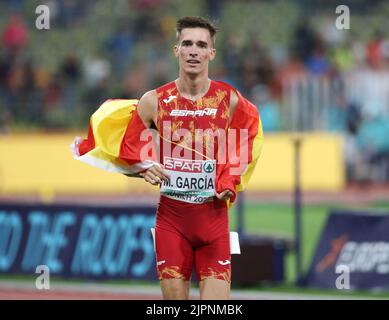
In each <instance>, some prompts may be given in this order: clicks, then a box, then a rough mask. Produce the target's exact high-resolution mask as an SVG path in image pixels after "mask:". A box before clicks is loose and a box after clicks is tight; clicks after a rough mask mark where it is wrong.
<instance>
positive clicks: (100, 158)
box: [72, 81, 263, 202]
mask: <svg viewBox="0 0 389 320" xmlns="http://www.w3.org/2000/svg"><path fill="white" fill-rule="evenodd" d="M156 91H157V95H158V115H157V123H156V126H157V129H158V137H159V138H158V140H159V141H158V142H159V143H157V148H155V145H154V144H153V143H151V140H152V139H151V135H148V134H147V131H148V128H145V126H144V124H143V122H142V120H141V119H140V117H139V115H138V113H137V111H136V106H137V102H138V101H137V100H107V101H106V102H104V103H103V104H102V105H101V106H100V108H99V109H98V110H97V111H96V112H95V113H94V114H93V115H92V116H91V119H90V128H89V132H88V138H87V139H81V138H77V139H76V140H75V141H74V143H73V145H72V150H73V155H74V157H75V158H76V159H77V160H80V161H84V162H86V163H88V164H91V165H93V166H97V167H100V168H102V169H105V170H108V171H113V172H120V173H125V174H136V173H139V172H141V171H143V170H145V169H147V168H149V167H151V166H153V165H155V164H156V163H161V164H163V165H164V166H165V169H166V168H167V169H168V170H170V169H174V170H178V171H177V176H178V177H179V176H185V177H184V179H182V181H181V182H182V185H179V186H178V187H179V188H181V189H182V188H183V189H185V190H186V191H187V192H188V193H190V191H191V189H193V188H194V189H196V188H197V189H199V190H200V191H201V189H202V188H206V189H207V190H208V191H209V192H208V191H207V192H208V193H207V192H205V193H204V196H205V197H208V196H210V194H211V191H210V190H211V189H212V188H213V189H212V190H213V191H216V192H218V193H220V192H222V191H224V190H225V189H230V190H231V191H233V192H234V196H233V197H232V198H231V202H233V201H234V200H235V196H236V192H237V191H241V190H243V189H244V188H245V187H246V185H247V183H248V181H249V179H250V177H251V175H252V173H253V171H254V168H255V165H256V162H257V160H258V158H259V155H260V153H261V149H262V144H263V132H262V125H261V121H260V117H259V113H258V111H257V108H256V107H255V106H254V105H253V104H252V103H250V102H249V101H248V100H247V99H245V98H244V97H242V96H241V94H240V93H239V92H238V91H237V90H236V89H234V88H233V87H231V86H229V85H227V84H225V83H222V82H216V81H211V84H210V87H209V90H208V92H207V93H206V94H205V95H204V96H203V97H202V98H200V99H198V100H196V101H191V100H189V99H185V98H184V97H182V96H181V95H180V94H179V92H178V90H177V87H176V85H175V83H174V82H170V83H168V84H166V85H164V86H162V87H160V88H158V89H157V90H156ZM232 91H234V92H235V93H236V94H237V96H238V104H237V106H236V108H235V112H234V114H233V117H232V119H230V112H229V101H230V95H231V92H232ZM154 142H155V141H154ZM166 158H169V159H168V161H165V160H166ZM177 159H178V160H180V161H178V162H177V161H176V160H177ZM185 160H186V161H185ZM212 169H214V170H213V171H212ZM201 170H202V176H200V175H197V176H196V175H194V176H191V174H195V173H199V174H200V171H201ZM188 171H189V173H188ZM213 172H214V173H213ZM205 174H209V175H210V176H209V177H211V175H213V174H214V177H213V176H212V177H211V179H207V176H206V175H205ZM209 177H208V178H209ZM196 179H197V180H196ZM212 179H214V180H212ZM181 182H180V183H181ZM176 187H177V186H176ZM163 188H168V189H169V186H162V187H161V190H163Z"/></svg>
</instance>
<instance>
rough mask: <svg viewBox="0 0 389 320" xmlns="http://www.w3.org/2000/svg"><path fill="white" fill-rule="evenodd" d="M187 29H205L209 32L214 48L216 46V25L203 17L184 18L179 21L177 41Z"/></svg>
mask: <svg viewBox="0 0 389 320" xmlns="http://www.w3.org/2000/svg"><path fill="white" fill-rule="evenodd" d="M187 28H203V29H207V30H208V31H209V34H210V35H211V39H212V43H213V46H215V35H216V32H217V28H216V26H215V24H214V23H213V22H211V21H209V20H207V19H205V18H203V17H183V18H181V19H180V20H178V21H177V25H176V29H177V40H178V39H179V38H180V35H181V31H182V30H183V29H187Z"/></svg>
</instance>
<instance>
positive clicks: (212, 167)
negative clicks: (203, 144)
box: [204, 161, 215, 173]
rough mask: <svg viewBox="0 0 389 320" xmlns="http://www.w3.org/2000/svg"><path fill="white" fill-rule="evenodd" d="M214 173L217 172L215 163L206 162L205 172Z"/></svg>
mask: <svg viewBox="0 0 389 320" xmlns="http://www.w3.org/2000/svg"><path fill="white" fill-rule="evenodd" d="M214 171H215V163H214V162H212V161H205V162H204V172H206V173H212V172H214Z"/></svg>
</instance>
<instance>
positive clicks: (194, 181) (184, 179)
mask: <svg viewBox="0 0 389 320" xmlns="http://www.w3.org/2000/svg"><path fill="white" fill-rule="evenodd" d="M164 169H165V172H166V173H167V174H168V175H169V176H170V182H163V183H162V185H161V190H160V191H161V194H162V195H164V196H165V197H168V198H171V199H175V200H180V201H184V202H189V203H204V202H208V201H210V200H211V199H212V198H213V197H214V195H215V177H216V160H186V159H176V158H168V157H165V158H164Z"/></svg>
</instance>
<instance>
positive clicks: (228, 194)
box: [215, 189, 234, 201]
mask: <svg viewBox="0 0 389 320" xmlns="http://www.w3.org/2000/svg"><path fill="white" fill-rule="evenodd" d="M215 193H216V197H217V198H218V199H220V200H225V201H227V200H229V199H230V198H231V197H232V196H233V195H234V193H233V192H232V191H231V190H230V189H226V190H224V191H223V192H221V193H217V192H216V191H215Z"/></svg>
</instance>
